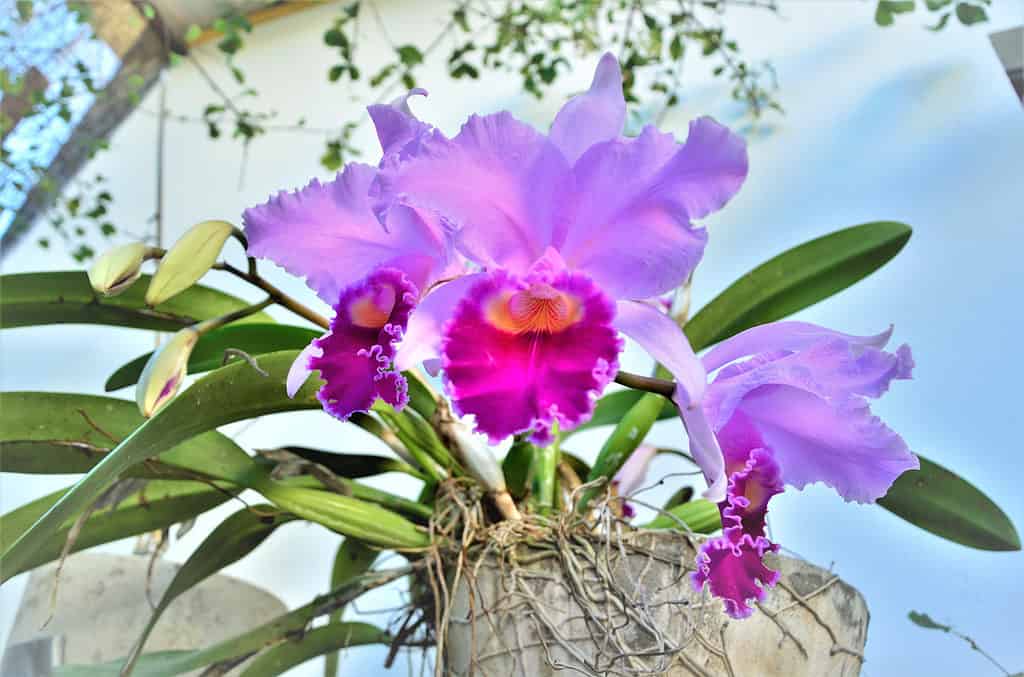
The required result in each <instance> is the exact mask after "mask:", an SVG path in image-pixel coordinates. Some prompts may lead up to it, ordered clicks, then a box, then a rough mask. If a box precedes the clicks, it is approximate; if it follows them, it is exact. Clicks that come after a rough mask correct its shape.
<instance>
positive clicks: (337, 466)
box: [275, 446, 424, 479]
mask: <svg viewBox="0 0 1024 677" xmlns="http://www.w3.org/2000/svg"><path fill="white" fill-rule="evenodd" d="M275 451H285V452H288V453H290V454H295V455H296V456H299V457H300V458H303V459H305V460H307V461H309V462H310V463H316V464H318V465H322V466H324V467H325V468H327V469H328V470H330V471H331V472H332V473H334V474H335V475H338V476H339V477H347V478H349V479H356V478H359V477H372V476H374V475H383V474H384V473H387V472H401V473H405V474H407V475H412V476H413V477H418V478H420V479H423V477H424V475H423V473H421V472H420V471H419V470H417V469H416V468H413V467H412V466H411V465H409V464H408V463H406V462H404V461H400V460H398V459H394V458H389V457H387V456H376V455H374V454H340V453H336V452H333V451H322V450H320V449H310V448H309V447H295V446H289V447H279V448H278V449H276V450H275Z"/></svg>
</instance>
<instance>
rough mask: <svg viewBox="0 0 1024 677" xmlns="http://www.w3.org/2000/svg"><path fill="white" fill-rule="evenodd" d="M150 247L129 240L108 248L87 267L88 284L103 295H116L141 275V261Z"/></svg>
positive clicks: (144, 258)
mask: <svg viewBox="0 0 1024 677" xmlns="http://www.w3.org/2000/svg"><path fill="white" fill-rule="evenodd" d="M149 252H150V248H149V247H147V246H146V245H144V244H143V243H141V242H129V243H128V244H123V245H121V246H119V247H114V248H113V249H109V250H107V251H106V252H104V253H103V254H101V255H100V257H99V258H98V259H96V263H94V264H93V265H92V268H90V269H89V284H91V285H92V288H93V289H95V290H96V291H97V292H99V293H100V294H103V295H104V296H117V295H118V294H120V293H121V292H123V291H124V290H126V289H128V287H130V286H132V285H133V284H135V281H136V280H138V279H139V276H141V275H142V262H143V261H145V260H146V258H147V254H148V253H149Z"/></svg>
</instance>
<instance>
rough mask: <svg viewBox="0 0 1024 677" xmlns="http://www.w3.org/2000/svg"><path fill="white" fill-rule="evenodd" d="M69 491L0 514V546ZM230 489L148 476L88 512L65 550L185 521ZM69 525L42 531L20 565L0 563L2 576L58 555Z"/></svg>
mask: <svg viewBox="0 0 1024 677" xmlns="http://www.w3.org/2000/svg"><path fill="white" fill-rule="evenodd" d="M68 491H69V489H62V490H60V491H56V492H54V493H52V494H48V495H46V496H43V497H42V498H38V499H36V500H35V501H32V502H31V503H26V504H25V505H23V506H21V507H19V508H16V509H14V510H12V511H11V512H9V513H7V514H6V515H3V516H2V517H0V548H6V547H7V546H8V545H10V544H11V543H12V542H13V541H15V540H16V539H17V538H18V537H20V536H21V535H22V534H24V533H25V532H26V531H28V529H29V527H31V526H32V524H33V523H35V522H36V521H37V520H38V519H39V517H40V516H41V515H43V514H44V513H45V512H46V511H47V510H49V509H50V508H51V507H52V506H53V505H54V504H55V503H56V502H57V501H58V500H59V499H60V498H61V497H62V496H64V495H65V494H66V493H67V492H68ZM232 493H233V492H232V491H231V490H230V489H228V488H225V487H217V486H211V485H208V484H204V483H201V482H181V481H164V480H154V481H150V482H148V483H146V486H145V488H144V489H143V490H142V491H140V492H137V493H135V494H133V495H131V496H129V497H127V498H126V499H125V500H124V501H122V502H120V503H118V504H117V505H116V506H113V507H111V508H107V509H101V510H97V511H96V512H95V513H93V515H92V516H91V517H90V519H88V520H87V521H85V523H84V525H83V526H82V528H81V531H79V532H78V535H77V537H76V538H75V540H74V543H73V544H72V547H71V550H70V552H78V551H79V550H84V549H86V548H91V547H93V546H96V545H100V544H102V543H110V542H111V541H116V540H119V539H122V538H127V537H128V536H134V535H136V534H144V533H146V532H149V531H155V530H157V529H163V528H164V527H168V526H170V525H172V524H177V523H179V522H184V521H186V520H189V519H191V518H193V517H195V516H197V515H200V514H202V513H204V512H206V511H207V510H211V509H213V508H215V507H217V506H218V505H220V504H221V503H224V502H225V501H227V500H228V499H230V498H231V496H232ZM70 530H71V526H70V525H69V524H65V525H63V526H61V528H59V529H55V530H53V531H51V532H48V533H46V534H45V537H44V538H43V539H42V540H41V541H40V542H39V544H38V546H37V547H36V548H35V550H33V551H32V552H31V553H29V556H28V557H27V558H26V559H25V560H23V561H22V563H21V564H20V565H19V566H17V567H11V568H8V565H7V564H6V563H5V564H4V568H3V574H4V577H5V578H10V577H11V576H16V575H17V574H19V573H21V572H23V571H28V570H29V569H32V568H34V567H37V566H39V565H41V564H45V563H46V562H50V561H53V560H55V559H57V558H58V557H60V554H61V550H62V549H63V548H64V544H65V543H66V542H67V539H68V533H69V532H70Z"/></svg>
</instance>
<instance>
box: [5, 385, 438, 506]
mask: <svg viewBox="0 0 1024 677" xmlns="http://www.w3.org/2000/svg"><path fill="white" fill-rule="evenodd" d="M0 409H2V410H3V411H4V413H5V417H4V420H3V427H2V429H0V462H2V465H0V470H2V471H3V472H20V473H33V472H34V473H51V474H53V473H73V472H88V471H89V470H91V469H92V468H93V467H94V466H96V464H98V463H99V462H100V461H101V460H102V459H103V458H104V457H105V456H106V455H107V454H108V453H109V452H110V449H111V448H113V447H114V446H115V445H116V444H117V443H118V441H119V440H121V439H122V438H124V437H126V436H127V435H129V434H130V433H131V432H132V430H134V429H135V428H137V427H138V426H140V425H142V423H143V422H144V421H145V419H144V418H143V417H142V416H141V415H140V414H139V412H138V409H137V407H136V406H135V403H134V402H128V401H125V400H118V399H113V398H110V397H98V396H94V395H78V394H73V393H35V392H17V393H0ZM309 451H312V450H309ZM158 458H159V460H156V461H154V460H148V461H146V462H145V463H142V464H136V465H134V466H132V467H131V468H129V469H128V470H126V471H125V473H124V474H125V475H126V476H133V477H146V478H155V479H196V478H197V477H198V478H202V477H206V478H209V479H215V480H224V481H226V482H231V483H232V484H235V485H237V486H241V487H246V488H251V486H252V482H253V480H254V478H260V477H262V476H263V470H264V468H263V467H262V466H261V465H258V464H257V462H256V461H254V460H253V459H252V458H251V457H250V456H249V455H248V454H246V453H245V452H244V451H243V450H242V449H241V447H239V446H238V445H237V444H235V443H234V442H233V441H232V440H230V439H229V438H228V437H226V436H224V435H222V434H221V433H219V432H216V431H213V430H211V431H209V432H205V433H203V434H201V435H197V436H196V437H193V438H191V439H189V440H186V441H185V442H182V443H181V444H179V445H178V446H177V447H175V448H173V449H171V450H169V451H165V452H163V453H162V454H160V456H159V457H158ZM310 460H312V461H314V462H317V463H320V464H321V465H325V466H326V467H327V468H328V469H329V470H332V471H334V472H335V473H336V474H337V475H340V476H341V477H339V478H338V480H337V483H338V484H340V485H342V487H343V489H344V491H345V492H346V493H348V494H350V495H351V496H353V497H355V498H358V499H361V500H365V501H370V502H371V503H377V504H380V505H383V506H384V507H386V508H390V509H392V510H395V511H397V512H400V513H402V514H405V515H410V516H412V517H415V518H416V519H417V520H422V521H425V520H426V519H427V518H429V517H430V508H429V507H428V506H425V505H423V504H421V503H417V502H415V501H410V500H408V499H404V498H402V497H400V496H396V495H394V494H390V493H388V492H386V491H382V490H380V489H375V488H373V487H370V486H367V485H365V484H360V483H358V482H353V481H351V480H350V479H349V477H353V476H365V475H366V474H367V473H370V474H376V473H373V472H371V471H373V470H376V472H377V473H379V472H388V471H392V470H395V471H406V472H410V473H411V474H413V475H417V473H416V471H415V470H414V469H412V468H409V467H408V466H406V465H405V464H403V463H402V462H400V461H396V460H394V459H389V458H386V457H383V456H364V455H352V456H349V455H346V454H331V453H328V452H317V454H316V455H315V456H314V457H313V458H311V459H310ZM350 470H354V471H356V472H355V473H354V474H351V475H350V474H348V473H347V472H346V471H350ZM286 483H287V484H290V485H293V486H305V487H307V488H322V487H323V485H322V483H320V482H319V481H318V480H316V479H314V478H312V477H295V478H289V479H288V480H287V481H286Z"/></svg>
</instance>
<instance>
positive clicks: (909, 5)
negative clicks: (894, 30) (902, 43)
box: [875, 0, 914, 26]
mask: <svg viewBox="0 0 1024 677" xmlns="http://www.w3.org/2000/svg"><path fill="white" fill-rule="evenodd" d="M913 11H914V0H878V7H877V8H876V9H875V23H877V24H878V25H879V26H891V25H892V22H893V15H894V14H903V13H905V12H913Z"/></svg>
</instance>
